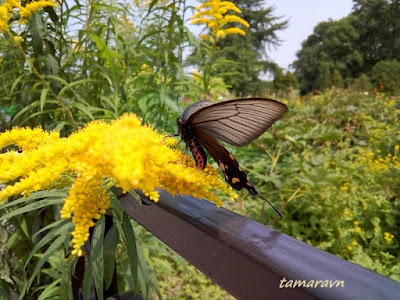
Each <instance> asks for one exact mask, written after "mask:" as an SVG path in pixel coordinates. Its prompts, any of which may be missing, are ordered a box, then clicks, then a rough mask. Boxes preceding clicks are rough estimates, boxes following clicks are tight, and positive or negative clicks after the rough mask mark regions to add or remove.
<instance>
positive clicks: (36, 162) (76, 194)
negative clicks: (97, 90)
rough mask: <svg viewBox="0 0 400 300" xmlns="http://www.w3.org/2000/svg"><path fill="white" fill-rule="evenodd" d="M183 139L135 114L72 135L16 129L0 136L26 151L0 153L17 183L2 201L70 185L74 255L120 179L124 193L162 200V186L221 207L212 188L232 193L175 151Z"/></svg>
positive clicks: (66, 211) (0, 166)
mask: <svg viewBox="0 0 400 300" xmlns="http://www.w3.org/2000/svg"><path fill="white" fill-rule="evenodd" d="M176 143H177V141H176V140H175V139H173V138H170V137H166V136H162V135H159V134H157V133H156V132H155V131H154V130H153V129H152V128H150V127H148V126H142V125H141V121H140V120H139V118H138V117H136V116H135V115H133V114H127V115H124V116H122V117H121V118H120V119H119V120H115V121H112V122H111V123H107V122H104V121H95V122H91V123H89V124H88V125H87V126H86V127H85V128H84V129H82V130H79V131H77V132H75V133H73V134H72V135H70V136H69V137H67V138H60V137H59V135H58V134H57V133H51V132H44V131H41V130H40V129H27V128H15V129H12V130H11V131H7V132H5V133H3V134H1V135H0V148H4V147H6V146H9V145H11V144H13V145H17V146H18V147H19V148H20V149H21V150H22V151H8V152H6V153H3V154H1V155H0V174H1V175H0V183H8V182H10V181H13V180H16V182H15V183H13V184H9V185H7V186H5V187H4V188H3V189H2V190H1V191H0V203H3V202H4V201H6V200H7V199H8V198H9V197H10V196H13V195H18V194H22V195H29V194H30V193H32V192H35V191H38V190H46V189H51V188H55V187H57V188H58V187H63V186H70V187H71V188H70V192H69V195H68V197H67V198H66V199H65V203H64V206H63V208H62V210H61V217H62V218H70V217H72V221H73V223H74V224H75V230H74V232H73V239H72V241H73V247H74V250H73V252H72V253H73V254H74V255H82V250H81V247H82V246H83V244H84V243H85V241H86V240H87V239H88V237H89V228H90V227H91V226H93V225H94V222H93V221H92V220H93V219H99V218H100V217H101V215H102V214H104V213H105V212H106V210H107V209H108V208H109V205H110V197H109V194H108V191H107V187H109V186H110V184H111V185H112V184H115V185H116V186H118V187H121V188H122V189H123V190H124V191H127V190H130V189H140V190H142V191H143V192H144V193H145V195H146V196H148V197H149V198H150V199H152V200H154V201H158V199H159V194H158V192H157V191H156V188H159V187H160V188H163V189H165V190H167V191H168V192H170V193H171V194H173V195H175V194H177V193H179V194H181V195H188V194H190V195H193V196H194V197H198V198H206V199H208V200H210V201H213V202H215V203H216V205H221V204H222V202H221V200H220V199H218V198H217V197H216V196H215V194H214V192H215V191H216V190H222V191H223V192H225V193H228V194H229V195H230V196H231V198H235V197H236V196H237V195H236V194H234V193H233V192H232V189H231V187H229V186H227V185H226V184H225V183H224V182H223V181H222V180H221V179H220V176H219V175H218V172H217V171H215V170H213V169H212V168H211V167H207V168H206V169H205V170H199V169H197V168H195V167H194V162H193V161H192V160H190V165H191V166H188V165H187V160H188V158H187V157H186V156H184V155H183V153H182V152H181V151H178V150H177V149H172V148H171V146H173V145H176Z"/></svg>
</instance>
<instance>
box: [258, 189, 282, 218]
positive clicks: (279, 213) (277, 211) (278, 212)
mask: <svg viewBox="0 0 400 300" xmlns="http://www.w3.org/2000/svg"><path fill="white" fill-rule="evenodd" d="M259 195H260V196H261V198H263V199H264V200H265V201H267V202H268V204H269V205H271V207H272V208H273V209H274V210H275V211H276V213H277V214H278V215H279V216H280V217H281V219H283V215H282V214H281V212H280V211H279V210H278V209H277V208H276V207H275V206H273V205H272V203H271V202H269V201H268V199H267V198H264V196H263V195H261V194H260V193H259Z"/></svg>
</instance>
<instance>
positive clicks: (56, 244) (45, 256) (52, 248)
mask: <svg viewBox="0 0 400 300" xmlns="http://www.w3.org/2000/svg"><path fill="white" fill-rule="evenodd" d="M64 239H65V236H63V235H60V236H59V237H58V238H57V239H56V240H55V241H54V242H53V243H52V244H51V245H50V247H49V248H47V250H46V252H45V253H44V254H43V256H42V257H41V258H40V260H39V261H38V263H37V264H36V266H35V269H34V270H33V273H32V275H31V277H30V278H29V281H28V285H27V289H29V288H30V286H31V285H32V282H33V280H35V278H36V275H37V274H38V272H39V271H40V269H41V267H42V266H43V265H44V264H45V263H46V262H47V260H48V259H49V257H50V256H51V255H52V254H53V253H54V252H55V251H57V250H58V249H59V247H61V245H62V244H63V243H64Z"/></svg>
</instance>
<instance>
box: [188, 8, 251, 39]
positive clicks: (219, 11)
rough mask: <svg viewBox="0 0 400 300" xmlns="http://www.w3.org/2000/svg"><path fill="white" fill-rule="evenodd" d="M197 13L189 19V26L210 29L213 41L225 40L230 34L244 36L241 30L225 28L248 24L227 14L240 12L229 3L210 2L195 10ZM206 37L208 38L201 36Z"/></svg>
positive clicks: (237, 17)
mask: <svg viewBox="0 0 400 300" xmlns="http://www.w3.org/2000/svg"><path fill="white" fill-rule="evenodd" d="M196 10H197V13H196V14H195V15H194V16H193V17H192V18H191V19H192V21H191V22H190V23H191V24H205V25H206V26H207V27H209V28H210V31H211V32H210V33H211V35H212V36H213V37H214V38H215V40H218V39H221V38H225V37H226V36H227V35H230V34H240V35H245V32H244V30H243V29H240V28H237V27H229V28H226V26H225V25H227V24H230V23H239V24H242V25H243V26H245V27H249V26H250V24H249V23H248V22H247V21H245V20H244V19H242V18H241V17H239V16H236V15H232V14H228V12H229V11H233V12H236V13H241V10H240V9H239V8H238V7H237V6H236V5H235V4H234V3H233V2H230V1H220V0H210V1H208V2H205V3H203V4H201V5H200V6H198V7H197V8H196ZM204 37H208V36H203V38H204Z"/></svg>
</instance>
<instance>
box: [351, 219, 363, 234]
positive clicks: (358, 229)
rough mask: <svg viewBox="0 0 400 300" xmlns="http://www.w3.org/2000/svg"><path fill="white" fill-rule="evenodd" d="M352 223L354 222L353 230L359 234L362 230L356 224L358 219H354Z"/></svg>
mask: <svg viewBox="0 0 400 300" xmlns="http://www.w3.org/2000/svg"><path fill="white" fill-rule="evenodd" d="M353 224H354V232H355V233H357V234H361V232H362V230H361V227H360V226H358V224H359V222H358V221H354V222H353Z"/></svg>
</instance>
